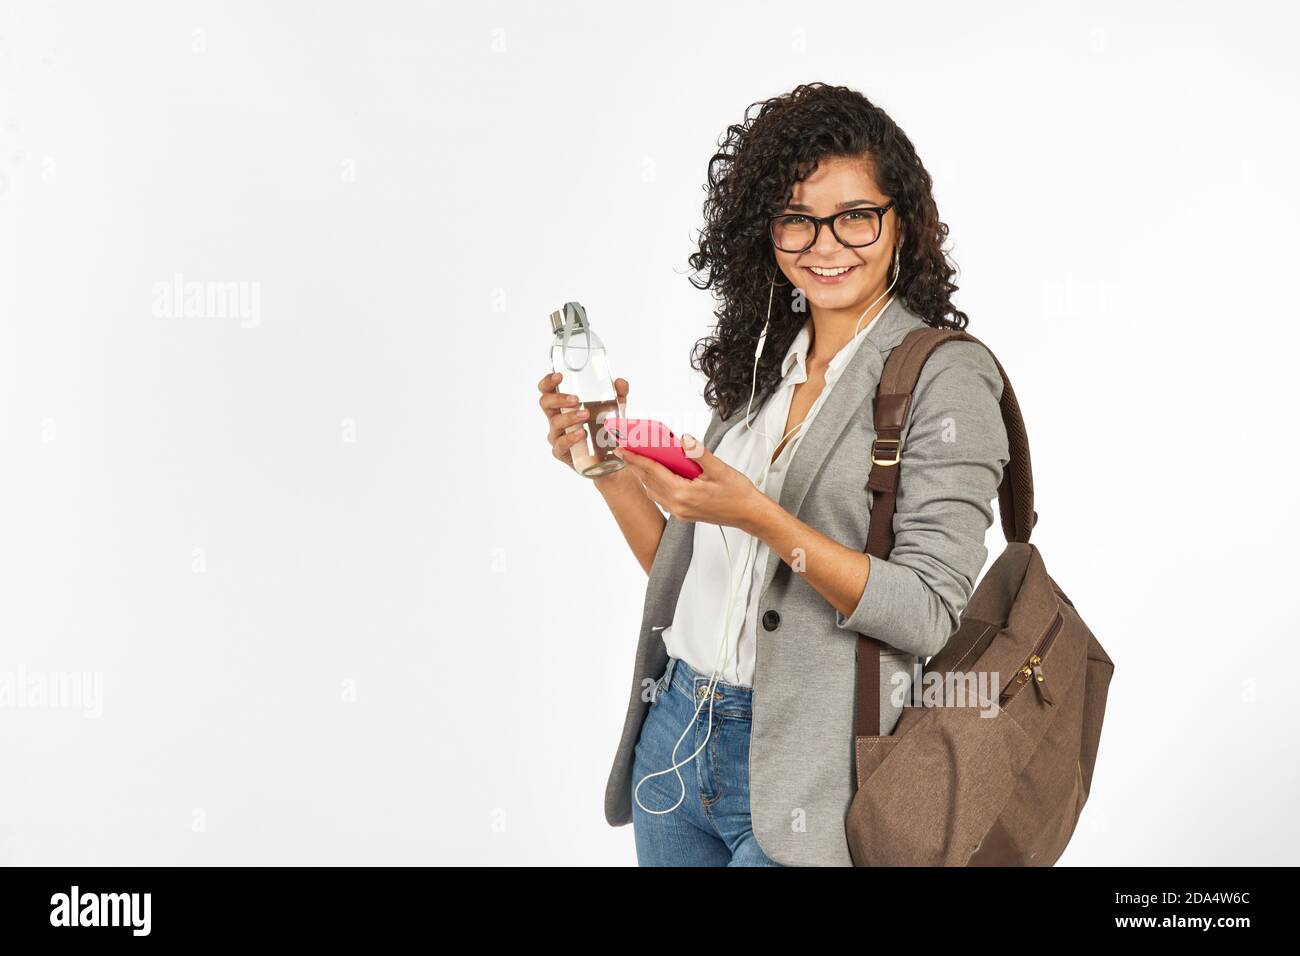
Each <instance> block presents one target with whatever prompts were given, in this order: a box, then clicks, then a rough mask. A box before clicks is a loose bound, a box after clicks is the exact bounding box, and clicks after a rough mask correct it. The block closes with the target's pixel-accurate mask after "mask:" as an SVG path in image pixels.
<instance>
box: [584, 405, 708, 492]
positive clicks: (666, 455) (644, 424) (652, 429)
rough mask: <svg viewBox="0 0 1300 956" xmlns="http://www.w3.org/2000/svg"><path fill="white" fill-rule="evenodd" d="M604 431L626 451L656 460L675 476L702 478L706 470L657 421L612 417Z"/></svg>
mask: <svg viewBox="0 0 1300 956" xmlns="http://www.w3.org/2000/svg"><path fill="white" fill-rule="evenodd" d="M601 425H602V427H603V428H604V429H605V431H607V432H609V433H610V435H612V436H613V437H614V440H615V441H616V442H618V444H619V447H620V448H626V449H628V450H630V451H634V452H636V453H637V454H638V455H645V456H646V457H647V458H653V459H654V460H655V461H657V462H659V464H661V465H663V466H664V467H665V468H667V469H668V470H669V471H671V472H672V473H673V474H675V475H681V476H682V477H683V478H692V479H693V478H698V477H699V476H700V475H702V474H703V473H704V469H703V468H701V467H700V466H699V463H698V462H696V461H695V459H693V458H689V457H687V454H686V452H685V451H684V450H683V449H682V440H681V439H680V438H678V437H677V436H676V435H674V434H673V433H672V430H671V429H670V428H669V427H668V426H667V425H665V424H664V423H663V422H657V421H655V420H654V419H653V418H618V417H617V416H614V415H610V416H609V417H608V418H605V419H603V420H602V421H601Z"/></svg>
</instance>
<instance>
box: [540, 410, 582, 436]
mask: <svg viewBox="0 0 1300 956" xmlns="http://www.w3.org/2000/svg"><path fill="white" fill-rule="evenodd" d="M590 417H591V413H590V412H589V411H587V409H585V408H579V409H576V410H575V411H572V412H556V413H555V414H554V415H552V416H551V430H550V433H549V434H548V435H547V440H548V441H551V442H554V441H555V439H556V438H558V437H559V436H560V433H561V432H564V431H567V430H568V429H569V428H570V427H571V426H573V425H586V424H587V419H588V418H590ZM585 431H586V430H585V429H581V430H578V431H575V432H574V434H576V435H580V434H583V433H584V432H585Z"/></svg>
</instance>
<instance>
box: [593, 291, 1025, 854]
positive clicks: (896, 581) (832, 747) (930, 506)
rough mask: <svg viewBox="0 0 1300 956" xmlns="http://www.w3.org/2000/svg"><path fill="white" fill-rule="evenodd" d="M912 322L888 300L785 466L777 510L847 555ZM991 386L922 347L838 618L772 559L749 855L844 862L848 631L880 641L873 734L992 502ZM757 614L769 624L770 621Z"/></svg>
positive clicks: (974, 567) (620, 806) (957, 593)
mask: <svg viewBox="0 0 1300 956" xmlns="http://www.w3.org/2000/svg"><path fill="white" fill-rule="evenodd" d="M922 325H924V323H923V321H922V320H921V318H920V317H919V316H917V315H916V314H914V313H913V312H911V311H910V310H908V309H907V308H906V306H904V305H903V304H902V303H901V302H900V301H898V300H894V301H893V302H892V303H891V304H890V305H889V306H888V308H886V309H885V311H884V312H883V313H881V314H880V315H879V316H878V317H877V318H876V319H875V320H874V321H873V322H872V325H871V327H870V328H869V329H868V331H867V332H866V340H865V341H864V342H863V344H862V347H861V348H859V349H858V351H857V354H855V355H854V356H853V359H852V361H850V362H849V364H848V365H847V366H846V367H845V369H844V371H843V373H842V374H841V377H840V378H839V380H838V381H837V382H836V383H835V386H834V388H833V389H832V390H831V393H830V395H829V396H828V397H827V399H826V402H825V404H824V405H823V406H822V408H821V410H820V411H819V412H818V414H817V417H816V418H815V419H814V420H813V423H812V425H811V426H810V427H809V430H808V432H807V434H805V435H804V437H803V439H802V441H801V443H800V445H799V448H798V449H797V450H796V452H795V456H794V458H793V459H792V460H791V462H790V464H789V466H788V468H789V470H788V472H787V474H786V480H785V485H784V487H783V488H782V489H781V498H780V503H781V506H782V507H783V508H785V510H786V511H788V512H790V513H791V514H793V515H795V516H797V517H798V518H799V519H800V520H802V521H803V522H805V523H806V524H808V525H811V526H812V527H814V528H816V529H817V530H818V531H820V532H822V533H823V534H825V535H827V536H828V537H831V538H834V539H835V540H836V541H839V542H840V543H841V544H844V545H845V546H847V547H850V548H853V549H855V550H858V551H863V550H865V549H866V541H867V524H868V520H869V517H870V510H871V502H870V500H869V499H870V497H871V494H870V492H868V491H867V487H866V486H867V475H868V473H869V472H870V470H871V461H870V448H871V440H872V439H873V438H874V437H875V428H874V426H873V420H872V404H871V399H872V398H873V397H874V396H875V393H876V389H877V386H878V385H879V384H880V374H881V370H882V369H883V368H884V363H885V358H886V357H887V356H888V354H889V352H890V351H891V350H892V349H893V348H894V346H896V345H898V343H899V342H901V341H902V340H903V337H904V336H906V335H907V333H908V332H910V331H911V330H912V329H915V328H919V327H920V326H922ZM1001 395H1002V376H1001V375H1000V374H999V373H998V369H997V366H996V365H995V364H994V362H993V359H992V357H991V356H990V355H989V353H988V352H987V350H985V349H984V348H983V346H981V345H979V344H978V343H975V342H949V343H947V344H945V345H944V346H942V347H941V348H939V349H938V350H936V351H935V352H934V354H933V355H932V356H931V357H930V360H929V361H928V362H927V363H926V365H925V368H924V370H923V371H922V373H921V378H920V381H919V382H918V383H917V388H916V392H915V398H914V400H913V402H912V408H911V411H910V412H909V414H908V420H907V422H906V423H905V424H904V428H903V459H902V464H901V465H900V466H899V467H900V468H901V471H900V473H899V495H898V503H897V510H896V513H895V516H894V532H895V543H894V550H893V552H892V554H891V556H890V559H889V560H888V561H881V560H879V559H876V558H872V559H871V572H870V574H869V576H868V579H867V586H866V589H865V591H864V592H863V594H862V598H861V599H860V601H859V602H858V605H857V607H856V608H855V609H854V611H853V613H852V614H851V615H850V616H849V617H847V618H846V617H844V615H842V614H840V613H839V611H837V610H836V609H835V608H834V606H832V605H831V604H830V603H829V602H827V601H826V599H825V598H823V597H822V596H821V595H820V594H819V593H818V592H817V591H816V590H814V589H813V588H812V587H811V586H810V585H809V584H807V583H806V582H805V581H804V580H803V578H802V577H801V576H799V575H798V574H794V573H793V572H792V571H791V569H790V567H789V565H787V564H786V563H785V562H784V561H782V560H781V559H780V557H779V556H778V555H777V554H775V553H772V554H770V555H769V558H768V562H767V567H766V569H765V572H764V578H763V586H762V589H761V591H760V594H761V597H760V602H759V606H758V618H759V620H760V621H763V620H764V616H765V614H766V613H767V612H768V611H770V610H775V611H776V612H777V614H778V615H779V616H780V617H779V621H774V623H775V627H774V628H772V629H769V628H768V622H767V621H764V624H763V627H761V628H760V629H759V631H758V647H757V657H756V660H755V665H754V666H755V670H754V704H753V728H752V737H751V741H750V756H749V772H750V811H751V815H752V819H753V827H754V837H755V838H756V839H757V840H758V844H759V846H760V847H761V848H762V850H763V852H764V853H766V854H767V855H768V856H769V857H770V858H771V859H773V860H775V861H776V862H777V863H782V864H785V865H821V866H836V865H839V866H851V865H852V859H851V858H850V856H849V850H848V845H847V843H846V842H845V837H844V817H845V813H846V811H847V810H848V806H849V802H850V801H851V799H852V797H853V786H854V784H853V762H852V761H853V730H852V724H853V690H854V687H853V684H854V653H855V647H856V637H857V634H858V632H861V633H864V634H869V635H871V636H872V637H875V638H876V639H877V640H880V641H882V642H884V643H885V644H886V645H888V653H887V654H886V655H885V656H884V659H883V660H882V661H881V668H880V680H881V692H880V727H881V731H880V732H881V733H882V734H888V733H891V732H892V731H893V728H894V726H895V725H896V724H897V722H898V718H899V715H900V713H901V700H900V699H899V698H900V697H901V693H899V692H898V688H899V686H900V685H899V684H897V683H896V679H898V678H900V677H904V676H907V677H910V675H911V672H912V666H913V663H914V662H915V661H917V659H918V658H920V659H924V658H926V657H929V656H930V655H933V654H935V653H937V652H938V651H939V650H940V649H941V648H942V647H943V646H944V644H945V643H946V642H947V640H948V638H949V637H951V636H952V634H953V633H954V632H955V631H956V630H957V626H958V624H959V622H960V617H961V613H962V611H963V610H965V607H966V603H967V601H968V600H969V599H970V595H971V592H972V591H973V590H974V588H975V579H976V578H977V577H978V575H979V573H980V571H981V569H982V568H983V567H984V561H985V559H986V558H987V557H988V551H987V549H986V548H985V546H984V533H985V531H986V530H987V529H988V528H989V526H990V525H991V524H992V523H993V499H994V498H995V497H996V496H997V489H998V485H999V483H1000V482H1001V480H1002V470H1003V468H1004V467H1005V465H1006V464H1007V462H1008V460H1009V452H1008V445H1007V435H1006V429H1005V427H1004V426H1003V423H1002V415H1001V411H1000V408H999V405H998V402H999V399H1000V398H1001ZM743 416H744V408H743V407H742V408H741V409H739V410H738V411H736V412H735V413H734V414H733V415H732V416H731V417H730V418H728V419H726V420H725V421H724V420H722V419H721V418H720V417H719V416H718V413H717V412H716V411H715V412H714V414H713V420H712V421H711V422H710V424H709V427H708V430H707V431H706V432H705V434H704V444H705V445H706V446H707V447H708V448H709V449H710V450H711V451H712V450H716V448H717V446H718V443H719V442H720V441H721V439H722V436H723V434H725V432H726V431H727V429H728V428H730V427H731V426H732V425H734V424H736V423H737V422H739V421H740V420H741V419H742V418H743ZM692 529H693V523H692V522H684V521H680V520H678V519H677V518H675V517H671V516H670V517H669V519H668V523H667V525H666V526H665V527H664V532H663V537H662V538H661V540H660V542H659V550H658V551H657V552H656V554H655V559H654V564H653V565H652V566H651V570H650V580H649V583H648V584H647V586H646V596H645V608H644V611H643V614H642V619H641V635H640V639H639V641H638V643H637V649H636V663H635V666H634V667H633V670H632V686H631V689H630V692H629V697H628V707H627V716H626V719H625V721H624V724H623V735H622V738H621V739H620V740H619V745H618V752H617V754H616V755H615V757H614V765H613V769H612V770H611V771H610V775H609V783H608V785H607V787H606V792H605V817H606V819H607V820H608V821H609V823H610V824H611V825H613V826H620V825H622V824H626V823H629V822H630V821H631V819H632V796H631V794H632V787H633V784H634V781H633V780H632V761H633V754H634V750H635V747H636V743H637V740H638V738H639V736H640V733H641V724H642V722H643V721H644V719H645V715H646V712H647V710H648V709H649V698H650V695H649V693H648V691H647V688H648V687H649V686H650V685H651V684H652V683H653V682H654V681H656V680H658V679H659V677H660V676H661V675H662V674H663V671H664V668H665V667H666V666H667V662H668V652H667V651H666V650H665V648H664V642H663V639H662V638H661V637H660V633H659V632H660V631H662V630H663V628H664V627H666V626H668V625H669V624H671V623H672V618H673V612H674V611H675V609H676V605H677V596H678V592H679V591H680V590H681V586H682V581H683V579H684V578H685V576H686V570H687V567H688V566H689V564H690V561H691V552H692V550H693V544H694V535H693V533H692ZM769 620H770V619H769Z"/></svg>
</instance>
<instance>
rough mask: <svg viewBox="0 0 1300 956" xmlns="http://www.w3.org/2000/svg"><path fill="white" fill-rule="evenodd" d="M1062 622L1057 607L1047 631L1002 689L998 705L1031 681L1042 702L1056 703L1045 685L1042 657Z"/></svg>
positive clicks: (1013, 696)
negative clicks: (1054, 616)
mask: <svg viewBox="0 0 1300 956" xmlns="http://www.w3.org/2000/svg"><path fill="white" fill-rule="evenodd" d="M1064 623H1065V617H1064V615H1062V614H1061V611H1060V609H1059V608H1058V609H1057V612H1056V619H1055V620H1054V621H1052V624H1051V626H1050V627H1049V628H1048V629H1047V633H1046V634H1044V635H1043V636H1042V637H1041V638H1039V639H1038V644H1037V645H1035V647H1034V651H1033V653H1032V654H1030V655H1029V659H1028V660H1027V661H1025V663H1024V664H1023V665H1022V666H1021V668H1020V670H1018V671H1016V676H1015V677H1013V678H1012V679H1011V681H1010V682H1009V683H1008V684H1007V686H1006V688H1005V689H1004V690H1003V691H1002V695H1001V697H1000V698H999V699H998V706H999V707H1005V706H1006V705H1007V704H1009V703H1010V702H1011V701H1012V700H1014V699H1015V696H1016V694H1018V693H1020V688H1022V687H1024V686H1025V684H1028V683H1032V684H1033V685H1034V686H1035V687H1036V688H1038V693H1039V696H1041V697H1042V698H1043V702H1044V703H1047V704H1054V703H1056V701H1054V700H1053V699H1052V694H1051V691H1050V690H1049V689H1048V687H1047V680H1046V678H1045V677H1044V675H1043V658H1044V657H1046V656H1047V651H1048V649H1049V648H1050V647H1051V646H1052V641H1054V640H1055V639H1056V635H1057V633H1058V632H1059V631H1060V630H1061V626H1062V625H1063V624H1064Z"/></svg>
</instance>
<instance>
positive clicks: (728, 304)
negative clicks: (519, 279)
mask: <svg viewBox="0 0 1300 956" xmlns="http://www.w3.org/2000/svg"><path fill="white" fill-rule="evenodd" d="M755 107H758V113H757V114H756V115H754V116H751V115H750V113H751V112H752V111H753V110H754V108H755ZM828 157H867V158H869V159H870V160H871V163H872V168H873V172H874V174H875V178H876V182H877V183H878V184H879V186H880V188H881V189H882V190H884V192H885V194H886V196H887V197H888V198H891V199H893V200H894V207H893V208H894V212H895V214H896V215H897V217H898V224H899V227H900V228H901V230H902V236H903V241H902V248H901V249H900V250H899V275H898V279H897V283H896V285H895V287H894V290H895V291H894V294H895V296H896V297H897V298H898V299H900V300H901V301H902V302H903V303H904V304H905V305H906V306H907V307H908V308H909V309H910V310H911V311H912V312H914V313H916V314H917V315H918V316H920V317H921V318H922V319H923V320H924V321H925V322H926V324H927V325H932V326H935V327H936V328H951V329H964V328H965V327H966V323H967V321H968V320H967V317H966V314H965V313H964V312H961V311H959V310H957V309H956V308H955V307H954V306H953V304H952V294H953V292H955V291H956V290H957V286H956V285H955V284H954V283H953V281H952V278H953V276H954V275H955V274H956V272H957V269H956V266H955V265H953V264H952V262H951V261H950V260H949V258H948V255H947V253H946V252H945V250H944V249H943V241H944V239H945V237H947V235H948V226H947V224H946V223H943V222H940V220H939V209H938V207H937V206H936V205H935V201H934V196H933V195H932V192H931V190H932V185H933V184H932V181H931V179H930V174H929V173H928V172H926V169H925V167H924V166H923V165H922V164H921V160H920V159H919V158H918V157H917V155H916V150H915V149H914V148H913V147H912V142H911V140H909V139H908V138H907V136H906V135H905V134H904V133H903V131H902V130H901V129H899V128H898V126H897V124H895V123H894V121H893V120H892V119H890V118H889V115H888V114H887V113H885V111H884V110H882V109H881V108H880V107H878V106H876V105H875V104H873V103H872V102H871V101H870V100H868V99H867V98H866V97H865V96H863V95H862V94H861V93H859V92H857V91H855V90H851V89H849V88H847V87H843V86H829V85H827V84H825V83H809V84H803V85H800V86H798V87H796V88H795V89H793V90H792V91H790V92H789V93H787V94H785V95H784V96H778V97H774V98H772V99H769V100H762V101H760V102H758V103H753V104H751V105H750V106H749V107H748V108H747V109H746V110H745V117H744V119H743V120H742V121H741V122H740V123H737V124H733V125H731V126H728V127H727V131H726V133H725V134H724V136H723V137H722V140H721V141H720V142H719V144H718V152H717V153H715V154H714V155H713V157H712V159H710V160H709V184H708V187H707V193H708V196H707V198H706V199H705V202H704V219H705V225H704V228H703V230H701V232H700V238H699V251H698V252H694V253H692V254H691V256H690V257H689V260H688V261H689V262H690V265H691V268H692V269H693V270H694V271H695V272H696V274H697V275H699V274H701V273H703V276H702V280H701V281H697V280H696V278H695V277H691V280H690V281H691V284H692V285H694V286H695V287H696V288H698V289H709V288H713V289H715V292H714V295H715V298H716V299H717V300H718V302H719V304H720V308H718V309H717V310H716V311H715V312H714V315H715V316H716V317H717V319H718V324H717V326H716V328H715V329H714V332H713V334H711V335H709V336H707V337H705V338H703V339H700V340H699V341H698V342H697V343H696V344H695V348H694V350H693V351H692V354H691V367H692V368H694V369H697V370H699V371H702V372H704V374H705V375H706V376H707V377H708V384H707V385H706V387H705V390H704V399H705V401H706V402H707V403H708V405H709V406H710V407H712V408H716V409H718V410H719V413H720V415H721V416H722V417H723V418H727V417H729V416H730V415H731V414H732V413H733V412H734V411H735V410H736V409H738V408H739V407H740V404H741V403H742V402H745V401H747V400H748V398H749V393H750V378H751V375H752V374H753V371H754V348H755V347H756V346H757V344H758V336H759V333H760V332H761V331H762V328H763V318H764V316H765V315H766V314H767V304H768V296H769V292H770V287H769V283H770V279H771V276H772V275H773V272H774V270H778V268H779V267H778V266H777V263H776V259H775V257H774V255H773V251H772V245H771V241H770V239H769V236H768V231H767V220H768V218H769V217H770V216H773V215H775V214H777V213H779V212H780V211H781V210H782V209H784V208H785V206H786V204H787V203H788V202H789V201H790V199H791V198H792V195H793V191H794V185H795V183H797V182H800V181H802V180H803V179H806V178H807V177H808V176H809V175H811V174H812V173H813V172H814V171H815V170H816V168H817V163H818V161H819V160H821V159H823V158H828ZM778 275H779V272H778ZM806 321H807V315H806V314H805V313H796V312H795V311H794V305H793V303H792V301H791V299H790V297H787V296H779V295H778V296H776V297H775V299H774V300H773V307H772V318H771V325H770V327H769V329H768V333H767V343H766V345H765V347H764V351H763V356H762V358H760V360H759V364H758V382H757V385H756V386H755V388H754V393H755V396H756V401H757V400H758V397H760V396H764V395H765V394H766V392H767V390H768V389H769V388H771V387H773V386H774V385H775V384H776V383H777V381H778V380H779V379H780V365H781V359H782V358H783V357H784V355H785V353H786V350H787V349H788V348H789V347H790V344H791V342H793V341H794V337H795V336H796V335H798V333H799V330H800V329H801V328H802V327H803V325H804V323H805V322H806Z"/></svg>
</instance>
